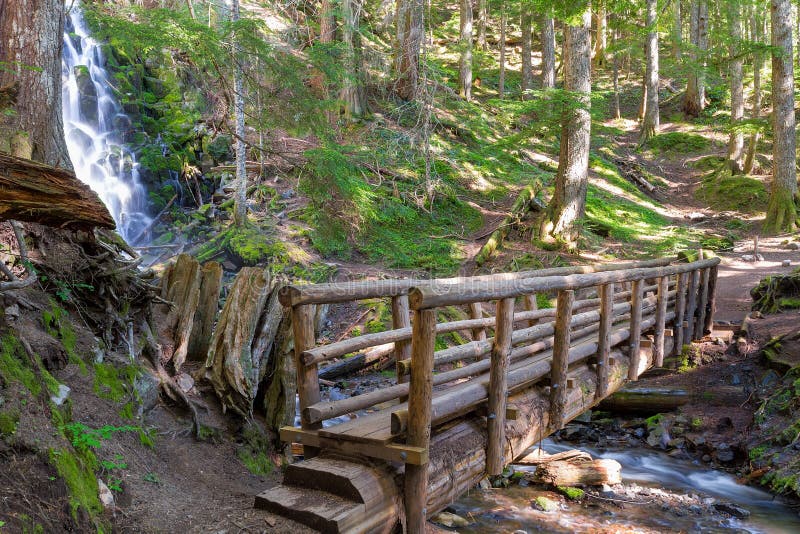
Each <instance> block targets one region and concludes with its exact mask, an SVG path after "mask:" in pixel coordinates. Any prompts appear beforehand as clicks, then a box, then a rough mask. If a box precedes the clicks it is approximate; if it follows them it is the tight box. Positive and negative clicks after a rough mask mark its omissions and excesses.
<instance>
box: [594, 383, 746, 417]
mask: <svg viewBox="0 0 800 534" xmlns="http://www.w3.org/2000/svg"><path fill="white" fill-rule="evenodd" d="M747 398H748V393H747V392H746V391H745V390H744V389H743V388H741V387H737V386H714V387H711V388H703V389H699V390H694V391H693V390H688V389H683V388H667V387H645V386H641V385H639V386H637V385H636V384H632V385H631V386H627V387H624V388H622V389H621V390H619V391H617V392H616V393H614V394H613V395H611V396H609V397H606V398H605V399H603V401H602V402H601V403H600V408H601V409H603V410H608V411H611V412H616V413H638V414H656V413H663V412H669V411H672V410H675V409H677V408H679V407H681V406H683V405H684V404H688V403H690V402H703V403H706V404H708V405H710V406H734V405H736V406H738V405H740V404H742V403H744V402H745V401H746V400H747Z"/></svg>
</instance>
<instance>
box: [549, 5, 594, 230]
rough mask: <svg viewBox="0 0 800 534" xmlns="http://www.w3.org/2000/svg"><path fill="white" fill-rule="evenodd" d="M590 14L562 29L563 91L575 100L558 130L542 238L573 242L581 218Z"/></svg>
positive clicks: (585, 172) (587, 126) (586, 156)
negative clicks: (551, 189)
mask: <svg viewBox="0 0 800 534" xmlns="http://www.w3.org/2000/svg"><path fill="white" fill-rule="evenodd" d="M590 27H591V13H590V12H589V10H588V9H587V10H586V11H585V12H584V13H583V15H582V17H581V23H580V25H578V26H569V25H568V26H565V31H564V33H565V45H564V71H565V72H564V88H565V89H566V90H567V91H569V92H571V93H573V94H575V95H579V96H576V98H577V99H578V102H577V104H578V105H577V106H576V107H575V109H572V110H570V111H569V112H568V113H567V114H566V116H565V118H564V122H563V126H562V129H561V149H560V151H559V159H558V173H557V175H556V183H555V191H554V193H553V198H552V200H551V201H550V205H549V206H548V209H547V211H548V213H547V217H546V220H545V225H544V228H542V230H543V231H542V232H541V234H542V236H548V235H549V236H553V237H557V238H561V239H565V240H567V241H568V242H574V240H575V238H576V237H577V228H576V225H575V223H576V222H577V221H578V219H580V218H581V217H582V216H583V214H584V209H585V207H586V188H587V180H588V171H589V141H590V130H591V122H592V119H591V116H590V113H589V109H590V106H591V102H590V93H591V89H592V85H591V79H590V63H591V43H590V37H589V31H590Z"/></svg>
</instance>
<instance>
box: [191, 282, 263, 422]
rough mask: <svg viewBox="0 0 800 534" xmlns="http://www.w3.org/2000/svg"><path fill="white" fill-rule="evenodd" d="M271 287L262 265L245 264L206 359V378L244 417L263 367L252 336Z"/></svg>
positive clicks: (249, 412) (250, 408)
mask: <svg viewBox="0 0 800 534" xmlns="http://www.w3.org/2000/svg"><path fill="white" fill-rule="evenodd" d="M269 290H270V275H269V272H268V271H266V270H265V269H263V268H258V267H245V268H243V269H242V270H241V271H239V274H238V275H237V276H236V279H235V280H234V281H233V286H232V287H231V290H230V293H229V294H228V299H227V300H226V301H225V306H224V307H223V308H222V313H221V314H220V317H219V321H218V322H217V328H216V329H215V330H214V336H213V337H212V339H211V348H209V349H208V357H207V358H206V378H207V379H208V380H209V381H210V382H211V384H212V385H213V386H214V390H215V391H216V393H217V396H218V397H219V399H220V402H221V403H222V407H223V410H227V409H228V408H230V409H232V410H234V411H235V412H237V413H238V414H240V415H242V416H244V417H250V416H251V415H252V412H253V400H254V399H255V397H256V393H257V388H258V384H259V377H260V376H261V373H262V370H261V369H260V368H254V365H253V359H252V358H253V351H252V345H253V339H254V337H255V335H256V328H257V327H258V325H259V321H260V319H261V314H262V312H263V311H264V306H265V304H266V302H267V295H268V294H269Z"/></svg>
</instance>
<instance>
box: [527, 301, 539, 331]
mask: <svg viewBox="0 0 800 534" xmlns="http://www.w3.org/2000/svg"><path fill="white" fill-rule="evenodd" d="M523 298H524V299H525V311H535V310H538V309H539V303H538V302H537V301H536V293H534V294H532V295H524V296H523ZM538 322H539V321H538V320H536V319H531V320H529V321H528V326H536V325H537V324H538Z"/></svg>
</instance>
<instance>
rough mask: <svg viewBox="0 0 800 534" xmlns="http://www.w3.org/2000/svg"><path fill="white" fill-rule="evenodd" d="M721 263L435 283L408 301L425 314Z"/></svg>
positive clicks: (414, 292)
mask: <svg viewBox="0 0 800 534" xmlns="http://www.w3.org/2000/svg"><path fill="white" fill-rule="evenodd" d="M719 262H720V259H719V258H709V259H707V260H699V261H695V262H692V263H685V264H679V265H668V266H664V267H652V268H635V269H626V270H615V271H600V272H594V273H588V274H570V275H566V276H536V277H530V278H524V279H519V280H498V281H482V280H477V281H476V280H463V281H461V282H458V283H453V284H437V283H436V282H435V281H433V282H431V283H429V284H426V285H424V286H420V287H414V288H411V289H410V290H409V294H408V300H409V304H410V306H411V309H412V310H424V309H430V308H438V307H442V306H454V305H460V304H470V303H472V302H485V301H489V300H500V299H507V298H515V297H521V296H523V295H529V294H531V293H536V292H540V291H560V290H564V289H571V290H575V289H584V288H587V287H592V286H597V285H602V284H607V283H612V282H635V281H638V280H644V279H647V278H660V277H662V276H671V275H676V274H681V273H688V272H692V271H696V270H699V269H707V268H710V267H716V266H717V265H719Z"/></svg>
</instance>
